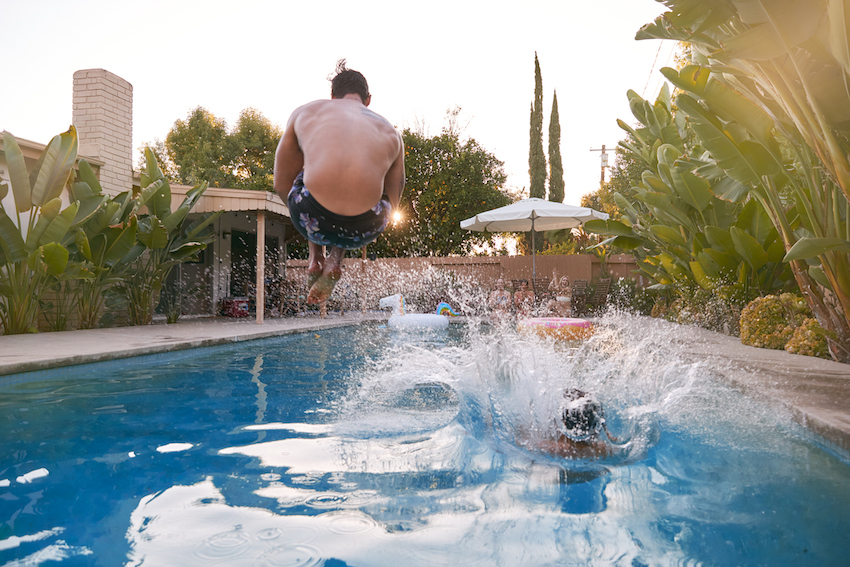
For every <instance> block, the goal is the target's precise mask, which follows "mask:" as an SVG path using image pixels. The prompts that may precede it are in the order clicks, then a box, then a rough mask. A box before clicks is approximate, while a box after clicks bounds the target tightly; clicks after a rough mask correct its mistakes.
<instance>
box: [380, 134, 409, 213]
mask: <svg viewBox="0 0 850 567" xmlns="http://www.w3.org/2000/svg"><path fill="white" fill-rule="evenodd" d="M398 142H399V145H400V146H401V147H400V149H399V152H398V156H396V158H395V161H394V162H393V164H392V165H391V166H390V169H389V170H388V171H387V175H386V176H385V177H384V193H386V194H387V197H389V198H390V204H391V205H392V206H393V209H394V210H395V209H398V204H399V202H400V201H401V193H402V192H403V191H404V140H403V139H402V137H401V135H398Z"/></svg>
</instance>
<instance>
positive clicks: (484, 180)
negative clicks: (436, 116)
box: [369, 128, 511, 257]
mask: <svg viewBox="0 0 850 567" xmlns="http://www.w3.org/2000/svg"><path fill="white" fill-rule="evenodd" d="M403 137H404V146H405V147H404V149H405V169H406V172H407V180H406V184H405V190H404V193H403V194H402V198H401V203H400V206H399V210H398V212H399V213H400V214H401V220H400V221H399V222H397V223H394V224H392V225H391V226H390V227H388V228H387V230H386V231H385V232H384V233H383V234H382V235H381V237H380V238H379V239H378V240H377V241H376V242H375V243H374V244H370V245H369V250H370V251H373V252H375V253H376V254H377V255H379V256H382V257H394V256H446V255H451V254H469V253H470V252H471V249H472V246H473V245H474V244H481V243H484V242H491V243H492V241H491V237H492V235H490V234H487V233H482V232H472V231H468V230H463V229H462V228H460V221H462V220H463V219H465V218H468V217H471V216H473V215H475V214H478V213H480V212H483V211H486V210H489V209H493V208H496V207H501V206H504V205H507V204H508V203H510V202H511V200H510V198H509V197H508V196H507V194H506V193H505V192H504V190H503V189H502V187H503V185H504V183H505V180H506V175H505V172H504V163H503V162H501V161H499V160H498V159H496V157H495V156H494V155H493V154H491V153H489V152H488V151H486V150H485V149H484V148H482V147H481V146H480V145H479V144H478V142H476V141H475V140H473V139H468V140H466V141H461V140H460V138H459V135H458V133H457V131H456V129H453V128H444V129H443V131H442V133H441V134H440V135H439V136H433V137H427V136H426V135H424V134H423V133H421V132H413V131H411V130H409V129H405V131H404V132H403Z"/></svg>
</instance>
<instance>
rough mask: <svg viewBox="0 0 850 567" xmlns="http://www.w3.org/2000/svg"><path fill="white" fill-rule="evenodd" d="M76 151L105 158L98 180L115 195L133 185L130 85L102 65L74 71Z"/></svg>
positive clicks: (108, 191)
mask: <svg viewBox="0 0 850 567" xmlns="http://www.w3.org/2000/svg"><path fill="white" fill-rule="evenodd" d="M73 123H74V126H75V127H76V128H77V135H78V136H79V150H78V153H79V154H80V155H81V156H83V157H86V156H88V157H94V158H98V159H100V160H102V161H103V162H105V165H104V166H103V167H102V168H101V169H100V184H101V186H102V187H103V190H104V192H105V193H107V194H109V195H117V194H118V193H121V192H123V191H129V190H130V189H131V187H132V185H133V85H131V84H130V83H128V82H127V81H125V80H124V79H122V78H121V77H119V76H117V75H114V74H112V73H110V72H109V71H106V70H104V69H83V70H81V71H77V72H76V73H74V115H73Z"/></svg>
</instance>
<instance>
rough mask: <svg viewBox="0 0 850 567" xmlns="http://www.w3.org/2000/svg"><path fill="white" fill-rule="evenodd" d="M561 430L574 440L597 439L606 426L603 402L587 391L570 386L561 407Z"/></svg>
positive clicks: (559, 424)
mask: <svg viewBox="0 0 850 567" xmlns="http://www.w3.org/2000/svg"><path fill="white" fill-rule="evenodd" d="M559 417H560V419H561V422H560V423H558V426H559V429H560V430H561V432H562V433H563V434H564V435H566V436H567V437H568V438H570V439H572V440H573V441H589V440H591V439H595V438H596V437H597V436H598V435H599V432H600V431H602V429H603V428H604V427H605V414H604V413H603V412H602V404H600V403H599V402H598V401H596V399H594V397H593V396H592V395H590V394H588V393H587V392H584V391H582V390H577V389H575V388H570V389H568V390H566V391H565V392H564V401H563V402H562V403H561V406H560V408H559Z"/></svg>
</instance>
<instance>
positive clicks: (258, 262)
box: [0, 69, 298, 322]
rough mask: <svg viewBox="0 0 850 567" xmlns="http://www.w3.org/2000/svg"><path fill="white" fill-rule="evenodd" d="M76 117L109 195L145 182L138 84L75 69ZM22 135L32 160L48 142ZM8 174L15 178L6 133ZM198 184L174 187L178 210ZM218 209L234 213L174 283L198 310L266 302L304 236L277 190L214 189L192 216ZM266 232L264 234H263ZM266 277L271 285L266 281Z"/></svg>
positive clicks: (0, 174)
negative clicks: (238, 301) (138, 140)
mask: <svg viewBox="0 0 850 567" xmlns="http://www.w3.org/2000/svg"><path fill="white" fill-rule="evenodd" d="M72 121H73V124H74V126H75V127H76V129H77V134H78V137H79V148H78V156H79V157H81V158H85V159H86V160H87V161H88V162H89V163H90V164H91V165H92V167H93V169H94V171H95V173H96V174H97V175H98V179H99V180H100V183H101V186H102V187H103V191H104V193H106V194H109V195H117V194H119V193H122V192H125V191H129V190H131V189H132V188H133V187H134V186H135V187H138V186H139V178H138V176H137V175H136V174H135V173H134V172H133V145H132V137H133V86H132V85H131V84H130V83H129V82H127V81H126V80H124V79H122V78H121V77H118V76H117V75H115V74H113V73H110V72H109V71H106V70H104V69H85V70H81V71H77V72H76V73H74V87H73V118H72ZM59 130H60V129H58V128H57V133H58V131H59ZM16 139H17V141H18V144H19V145H20V147H21V150H22V152H23V153H24V156H25V158H26V159H27V161H28V165H30V166H31V165H32V164H33V163H34V162H35V160H37V159H38V156H39V155H41V152H42V150H43V149H44V147H45V145H44V144H40V143H37V142H33V141H29V140H24V139H20V138H17V137H16ZM0 179H3V180H8V171H7V168H6V163H5V154H4V153H3V147H2V139H1V138H0ZM190 189H191V187H188V186H185V185H176V184H172V185H171V191H172V209H173V208H176V207H177V206H178V205H179V204H180V203H181V202H182V201H183V199H184V197H185V195H186V192H187V191H189V190H190ZM213 211H226V212H225V213H224V214H223V215H221V216H220V217H219V218H218V219H217V220H216V224H215V229H216V232H217V238H216V240H215V241H214V242H213V243H212V244H211V245H209V246H208V247H207V249H206V250H204V252H203V253H202V254H201V257H200V258H199V260H198V261H197V262H192V263H185V264H183V265H181V266H179V267H178V268H177V269H175V270H173V271H172V274H171V276H170V278H169V282H167V283H168V284H170V285H175V284H177V283H178V282H179V283H180V286H179V287H180V288H181V289H185V290H191V293H188V292H187V293H186V294H185V295H186V297H184V299H185V305H186V307H187V308H188V310H189V312H191V313H215V312H217V311H218V309H219V307H220V305H221V304H222V303H223V302H224V300H225V299H227V298H230V297H245V296H248V295H249V294H251V295H253V294H254V290H258V291H259V294H258V297H257V299H258V300H260V301H263V302H264V299H265V298H264V297H263V296H264V295H265V290H266V289H269V287H270V285H269V284H273V283H274V282H275V281H276V280H278V279H280V278H284V277H285V275H286V274H285V258H286V245H287V242H289V241H292V240H293V239H296V238H298V233H297V231H296V230H295V228H294V227H293V225H292V223H291V222H290V220H289V210H288V209H287V207H286V204H285V203H284V202H283V201H282V199H281V198H280V197H279V196H278V195H277V194H275V193H270V192H267V191H247V190H238V189H227V188H217V187H211V188H209V189H207V191H206V193H205V194H204V196H203V197H202V198H201V199H200V201H199V202H198V203H197V204H196V205H195V207H194V208H193V210H192V214H190V217H189V219H190V221H191V217H192V216H197V215H200V214H202V213H206V212H213ZM260 233H262V234H264V238H262V239H258V238H257V235H258V234H260ZM259 281H265V283H266V285H264V286H258V285H257V282H259ZM271 287H272V288H274V286H271ZM267 306H268V303H267ZM262 316H263V310H262V309H260V310H257V317H258V321H259V322H261V321H262Z"/></svg>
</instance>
